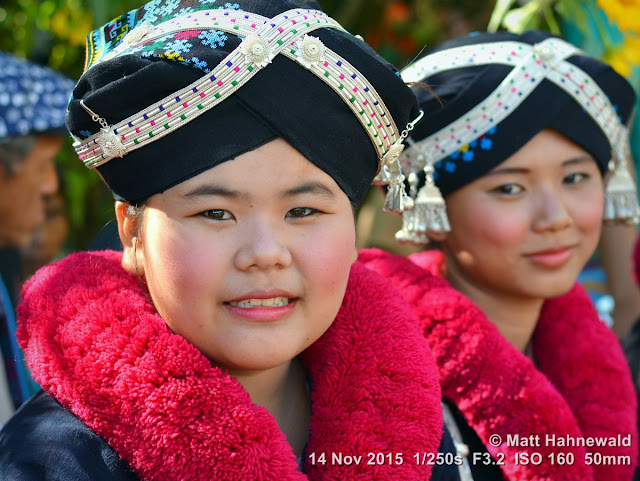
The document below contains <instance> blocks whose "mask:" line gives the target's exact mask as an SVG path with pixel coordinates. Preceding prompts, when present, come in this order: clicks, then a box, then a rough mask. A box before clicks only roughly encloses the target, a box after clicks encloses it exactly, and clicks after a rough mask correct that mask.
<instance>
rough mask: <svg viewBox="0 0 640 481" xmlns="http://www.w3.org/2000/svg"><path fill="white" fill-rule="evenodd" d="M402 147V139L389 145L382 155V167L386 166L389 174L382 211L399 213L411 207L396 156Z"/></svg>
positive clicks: (410, 199) (411, 200) (411, 202)
mask: <svg viewBox="0 0 640 481" xmlns="http://www.w3.org/2000/svg"><path fill="white" fill-rule="evenodd" d="M403 149H404V144H403V143H402V139H401V140H399V141H397V142H396V143H395V144H393V145H392V146H391V149H389V152H387V155H385V157H384V164H383V166H382V167H383V169H384V168H385V167H386V170H387V173H388V174H389V183H388V186H387V197H386V198H385V200H384V205H383V206H382V212H397V213H398V214H401V213H402V212H404V211H405V210H411V209H413V199H412V198H411V197H409V196H408V195H407V192H406V191H405V189H404V178H405V177H404V175H402V170H401V168H400V162H399V161H398V157H399V156H400V154H401V153H402V150H403Z"/></svg>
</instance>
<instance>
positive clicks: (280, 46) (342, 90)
mask: <svg viewBox="0 0 640 481" xmlns="http://www.w3.org/2000/svg"><path fill="white" fill-rule="evenodd" d="M195 27H197V28H198V29H215V30H220V31H223V32H228V33H232V34H234V35H238V36H241V37H244V40H243V41H242V43H241V44H240V45H239V46H238V47H237V48H236V49H235V50H233V51H232V52H231V53H230V54H229V55H228V56H227V57H226V58H225V59H224V60H223V61H222V62H221V63H220V64H219V65H218V66H216V68H214V69H213V70H212V71H211V72H210V73H208V74H206V75H205V76H204V77H202V78H201V79H199V80H197V81H196V82H194V83H192V84H191V85H189V86H187V87H185V88H183V89H181V90H179V91H177V92H175V93H174V94H172V95H170V96H168V97H165V98H164V99H162V100H161V101H159V102H157V103H155V104H153V105H151V106H150V107H148V108H146V109H143V110H142V111H141V112H139V113H137V114H134V115H132V116H131V117H129V118H127V119H125V120H123V121H122V122H120V123H118V124H117V125H114V126H109V125H108V124H107V122H106V120H105V119H102V118H100V117H99V116H98V115H97V114H95V113H94V112H93V111H91V110H90V109H89V108H88V107H87V106H86V105H84V104H82V106H83V107H84V108H85V109H86V110H87V112H89V114H90V115H92V118H93V119H94V121H96V122H100V124H101V126H102V129H101V131H100V132H99V133H97V134H95V135H93V136H91V137H89V138H88V139H86V140H84V141H81V142H80V141H79V142H75V143H74V148H75V150H76V152H77V154H78V156H79V157H80V159H81V160H82V161H83V162H84V164H85V165H86V166H87V167H88V168H96V167H99V166H100V165H103V164H105V163H106V162H108V161H109V160H111V159H113V158H115V157H122V156H124V155H126V154H127V153H128V152H131V151H133V150H136V149H139V148H141V147H143V146H144V145H146V144H148V143H150V142H153V141H155V140H157V139H159V138H161V137H163V136H165V135H167V134H168V133H170V132H172V131H173V130H175V129H178V128H180V127H182V126H183V125H185V124H186V123H188V122H189V121H191V120H193V119H195V118H196V117H197V116H199V115H201V114H202V113H204V112H206V111H207V110H209V109H211V108H213V107H215V106H216V105H217V104H219V103H220V102H222V101H223V100H224V99H225V98H227V97H229V96H230V95H231V94H233V93H234V92H235V91H236V90H238V89H239V88H240V87H242V86H243V85H244V84H245V83H246V82H248V81H249V80H250V79H251V78H252V77H253V76H254V75H255V74H256V73H257V72H258V71H259V70H260V69H261V68H264V67H265V66H267V65H268V64H269V63H271V60H272V59H273V58H274V57H275V56H276V55H278V54H280V53H281V54H283V55H285V56H286V57H288V58H290V59H292V60H294V61H296V62H298V63H300V64H301V65H302V66H303V67H305V68H307V69H308V70H310V71H311V72H313V73H314V74H315V75H316V76H318V78H320V79H322V80H323V81H324V82H325V83H326V84H327V85H329V86H330V87H331V88H332V89H333V90H334V91H335V92H336V93H338V95H340V97H341V98H342V99H343V100H344V101H345V103H346V104H347V105H348V106H349V107H350V108H351V110H352V111H353V112H354V113H355V114H356V116H357V117H358V118H359V120H360V123H361V124H362V126H363V127H364V129H365V130H366V132H367V134H368V135H369V137H370V138H371V141H372V143H373V145H374V147H375V148H376V151H377V153H378V157H379V158H380V159H383V158H384V157H385V155H386V154H387V153H388V152H389V151H390V149H391V147H392V145H393V144H394V143H395V142H396V141H397V140H398V139H399V137H400V134H399V132H398V129H397V127H396V125H395V122H394V121H393V118H392V117H391V113H390V112H389V110H388V109H387V107H386V106H385V104H384V102H383V101H382V99H381V98H380V96H379V95H378V93H377V92H376V91H375V89H374V88H373V86H372V85H371V84H370V83H369V82H368V81H367V79H366V78H365V77H364V76H363V75H362V74H361V73H360V72H359V71H358V70H357V69H356V68H354V67H353V66H352V65H351V64H349V62H347V61H346V60H345V59H343V58H342V57H341V56H339V55H338V54H336V53H335V52H333V51H331V50H330V49H328V48H327V47H325V46H324V45H323V44H322V42H321V41H320V39H318V38H316V37H312V36H309V35H307V33H309V32H311V31H313V30H317V29H319V28H327V27H328V28H335V29H339V30H343V31H344V29H343V28H342V27H341V26H340V24H339V23H338V22H336V21H335V20H333V19H331V18H330V17H328V16H327V15H326V14H325V13H324V12H321V11H318V10H304V11H303V10H289V11H286V12H283V13H281V14H280V15H277V16H276V17H274V18H273V19H268V18H265V17H261V16H259V15H256V14H247V13H245V12H240V11H236V10H202V11H199V12H195V13H190V14H186V15H183V16H180V17H176V18H174V19H172V20H170V21H167V22H164V23H162V24H159V25H157V26H155V27H150V26H148V25H146V24H144V23H143V24H139V25H138V26H136V27H135V28H134V29H132V30H131V31H130V32H129V33H128V34H127V35H126V36H125V37H124V38H123V40H122V42H121V44H120V45H118V46H117V47H116V48H115V49H114V50H113V51H112V52H110V53H107V54H106V55H104V56H103V57H101V58H99V59H98V61H97V62H94V63H93V65H95V64H96V63H99V62H101V61H104V60H108V59H109V58H113V57H114V56H116V55H118V54H119V53H120V54H121V53H123V52H126V50H127V48H132V47H135V46H136V45H138V44H140V43H142V42H147V41H149V40H152V39H153V38H158V37H160V36H163V35H167V34H169V33H173V32H179V31H183V30H190V29H193V28H195ZM130 36H131V38H132V40H129V37H130ZM114 52H115V53H114Z"/></svg>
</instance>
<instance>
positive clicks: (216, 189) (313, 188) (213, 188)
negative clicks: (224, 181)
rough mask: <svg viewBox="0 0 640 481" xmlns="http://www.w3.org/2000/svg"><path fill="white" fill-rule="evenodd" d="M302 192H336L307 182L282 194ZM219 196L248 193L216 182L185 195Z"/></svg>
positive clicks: (331, 196) (323, 194)
mask: <svg viewBox="0 0 640 481" xmlns="http://www.w3.org/2000/svg"><path fill="white" fill-rule="evenodd" d="M302 194H315V195H319V196H321V197H326V198H327V199H335V194H334V193H333V191H332V190H331V189H329V188H328V187H327V186H325V185H323V184H322V183H320V182H307V183H304V184H301V185H298V186H296V187H293V188H291V189H287V190H285V191H284V192H283V193H282V194H281V197H282V198H291V197H296V196H298V195H302ZM209 195H211V196H218V197H226V198H229V199H239V198H241V197H246V196H247V194H244V193H242V192H240V191H237V190H233V189H228V188H226V187H222V186H220V185H216V184H205V185H199V186H197V187H195V188H194V189H192V190H190V191H189V192H187V193H186V194H184V195H183V197H196V196H209Z"/></svg>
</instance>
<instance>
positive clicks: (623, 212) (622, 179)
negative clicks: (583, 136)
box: [603, 127, 640, 225]
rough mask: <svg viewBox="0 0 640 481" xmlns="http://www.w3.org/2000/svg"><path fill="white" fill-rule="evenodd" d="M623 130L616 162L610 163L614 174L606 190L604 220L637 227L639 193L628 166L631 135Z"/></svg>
mask: <svg viewBox="0 0 640 481" xmlns="http://www.w3.org/2000/svg"><path fill="white" fill-rule="evenodd" d="M622 129H623V130H622V132H621V134H620V140H619V142H618V144H617V146H616V151H615V154H614V155H615V160H614V159H611V161H610V163H609V170H612V171H613V172H612V174H611V177H610V178H609V180H608V181H607V185H606V187H605V189H604V214H603V220H604V222H605V223H611V224H626V225H637V224H638V217H639V214H640V207H639V206H638V191H637V189H636V185H635V182H634V180H633V178H632V177H631V174H630V173H629V168H628V165H627V162H628V160H627V159H628V158H629V156H630V148H629V133H628V131H627V129H626V127H623V128H622Z"/></svg>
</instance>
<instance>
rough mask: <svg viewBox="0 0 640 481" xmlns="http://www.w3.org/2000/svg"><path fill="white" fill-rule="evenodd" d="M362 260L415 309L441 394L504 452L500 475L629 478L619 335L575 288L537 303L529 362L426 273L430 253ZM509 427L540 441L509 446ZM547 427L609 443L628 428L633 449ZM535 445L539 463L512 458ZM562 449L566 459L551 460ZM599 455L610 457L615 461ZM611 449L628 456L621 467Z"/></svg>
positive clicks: (627, 406)
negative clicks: (570, 442) (587, 442)
mask: <svg viewBox="0 0 640 481" xmlns="http://www.w3.org/2000/svg"><path fill="white" fill-rule="evenodd" d="M360 260H361V261H363V262H364V263H365V265H367V267H369V268H370V269H372V270H375V271H377V272H379V273H381V274H383V275H384V276H386V277H387V278H388V279H390V280H391V281H392V284H394V285H395V286H396V287H397V288H399V290H401V291H402V293H403V295H404V297H405V299H406V300H407V301H408V302H409V304H410V305H411V306H412V307H413V309H414V312H415V313H416V314H417V315H418V317H419V318H420V321H421V323H422V327H423V329H424V333H425V336H426V338H427V340H428V342H429V344H430V346H431V349H432V350H433V352H434V355H435V356H436V362H437V364H438V368H439V371H440V379H441V381H440V382H441V385H442V391H443V396H444V397H446V398H447V399H449V400H451V401H452V402H453V403H455V404H456V406H457V407H458V409H460V411H461V412H462V414H463V415H464V417H465V419H466V420H467V422H468V423H469V425H470V426H471V427H473V429H474V430H475V431H476V433H477V434H478V435H479V436H480V438H481V439H482V441H483V443H484V444H485V446H487V448H488V450H489V452H490V453H491V454H492V455H494V456H498V453H504V462H505V465H504V466H502V469H503V471H504V472H505V474H506V475H507V477H508V479H510V480H514V481H515V480H554V481H555V480H575V481H590V480H597V481H629V480H630V479H631V478H632V473H633V470H634V467H635V466H636V464H637V455H638V452H637V445H636V443H637V432H636V412H637V411H636V398H635V392H634V389H633V385H632V382H631V375H630V373H629V369H628V368H627V364H626V361H625V358H624V356H623V354H622V351H621V348H620V345H619V344H618V341H617V339H616V338H615V337H614V336H613V334H612V333H611V332H610V330H609V329H608V328H607V327H606V326H605V325H604V324H603V323H602V322H601V321H600V320H599V319H598V317H597V313H596V312H595V310H594V309H593V307H592V304H591V301H590V300H589V298H588V296H587V294H586V293H585V292H584V291H583V289H582V288H581V287H580V286H579V285H576V286H575V287H574V288H573V289H572V290H571V291H570V292H569V293H568V294H566V295H564V296H561V297H558V298H556V299H552V300H549V301H547V302H545V304H544V307H543V310H542V312H541V315H540V319H539V321H538V325H537V327H536V330H535V333H534V337H533V352H534V357H535V359H536V362H537V364H538V368H536V366H534V364H533V363H532V362H531V361H530V360H529V359H528V358H527V357H525V356H524V355H522V354H521V353H520V352H519V351H517V350H516V349H515V348H514V347H513V346H511V344H509V343H508V341H506V340H505V339H504V338H503V337H502V335H501V334H500V333H499V332H498V330H497V329H496V328H495V326H494V325H493V324H491V323H490V322H489V321H488V320H487V318H486V317H485V316H484V314H483V313H482V312H481V311H480V310H479V309H478V308H477V307H476V306H475V305H474V304H473V303H472V302H471V301H469V300H468V299H467V298H465V297H464V296H463V295H462V294H460V293H459V292H457V291H456V290H454V289H453V288H452V287H451V286H450V285H449V284H448V283H447V282H446V281H445V280H443V279H441V278H439V277H437V276H434V275H433V274H432V273H431V272H438V271H440V268H439V266H438V258H437V256H435V257H434V256H433V254H432V253H426V254H418V255H415V256H412V257H411V260H408V259H405V258H401V257H396V256H392V255H390V254H387V253H384V252H382V251H378V250H370V251H365V252H362V253H361V255H360ZM412 261H413V262H412ZM418 266H420V267H418ZM428 271H431V272H428ZM492 434H494V435H495V434H497V435H499V436H500V439H501V440H502V442H501V443H500V444H499V445H498V446H495V447H494V446H492V445H491V442H490V439H491V435H492ZM515 434H519V435H520V436H521V437H527V438H528V439H531V440H532V444H533V443H535V439H536V438H535V436H536V435H537V436H539V438H538V439H540V446H530V447H526V446H524V444H526V443H522V442H520V443H519V445H518V446H509V445H508V444H507V441H508V436H512V438H511V439H512V440H513V435H515ZM547 434H549V435H556V439H559V438H560V437H563V438H565V439H567V437H568V436H569V437H571V438H574V439H575V438H580V437H586V438H588V437H594V438H595V437H605V438H608V437H614V438H615V439H616V440H618V437H617V436H618V435H622V436H626V435H628V434H631V438H632V442H631V447H625V446H616V447H610V446H607V447H586V448H585V447H558V446H555V447H554V446H552V445H551V443H550V442H546V435H547ZM531 435H533V436H534V437H533V438H531V437H530V436H531ZM495 440H496V438H494V441H495ZM511 444H514V443H511ZM534 452H537V453H540V454H541V456H542V459H543V462H542V464H540V465H537V466H536V465H532V464H529V465H523V464H516V463H515V462H514V461H515V459H516V458H515V456H516V454H517V453H528V454H529V455H531V454H532V453H534ZM569 452H570V453H572V454H573V456H574V457H573V458H571V459H572V460H574V462H573V464H572V465H568V464H567V463H562V462H561V461H562V459H560V458H559V457H558V453H569ZM587 453H590V455H589V456H587ZM596 453H599V454H596ZM604 456H615V462H614V463H610V460H611V458H608V457H607V458H605V457H604ZM618 456H629V459H630V461H629V464H626V465H625V464H624V463H625V462H626V461H627V460H626V459H625V460H623V458H620V459H619V458H618ZM498 457H499V458H501V457H502V456H498ZM589 458H591V459H593V460H594V461H595V462H594V463H592V465H587V463H588V460H589ZM559 459H560V461H559ZM565 459H566V458H565ZM585 460H586V461H587V462H585ZM552 461H554V462H555V464H554V462H552Z"/></svg>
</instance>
